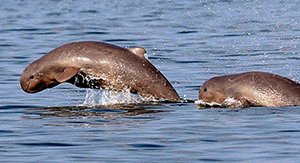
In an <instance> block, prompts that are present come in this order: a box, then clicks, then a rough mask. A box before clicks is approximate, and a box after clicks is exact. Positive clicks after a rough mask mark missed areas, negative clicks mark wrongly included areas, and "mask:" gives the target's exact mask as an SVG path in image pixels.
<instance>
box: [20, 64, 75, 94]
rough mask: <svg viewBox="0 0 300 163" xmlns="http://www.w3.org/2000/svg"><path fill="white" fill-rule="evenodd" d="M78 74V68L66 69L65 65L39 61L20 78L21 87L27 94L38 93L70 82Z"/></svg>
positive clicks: (29, 67) (27, 68) (29, 66)
mask: <svg viewBox="0 0 300 163" xmlns="http://www.w3.org/2000/svg"><path fill="white" fill-rule="evenodd" d="M77 72H78V69H77V68H72V67H71V68H70V67H68V68H66V67H64V65H58V64H56V63H48V62H44V61H43V60H41V59H39V60H36V61H34V62H32V63H31V64H29V65H28V66H27V67H26V68H25V70H24V71H23V73H22V74H21V77H20V85H21V88H22V89H23V90H24V91H25V92H27V93H37V92H40V91H43V90H44V89H47V88H52V87H54V86H56V85H58V84H60V83H62V82H65V81H67V80H69V79H70V78H72V77H73V76H74V75H75V74H76V73H77Z"/></svg>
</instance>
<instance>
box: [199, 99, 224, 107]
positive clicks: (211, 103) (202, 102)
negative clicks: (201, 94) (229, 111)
mask: <svg viewBox="0 0 300 163" xmlns="http://www.w3.org/2000/svg"><path fill="white" fill-rule="evenodd" d="M195 104H196V105H199V106H202V107H221V106H222V105H221V104H219V103H216V102H205V101H203V100H201V99H200V100H196V101H195Z"/></svg>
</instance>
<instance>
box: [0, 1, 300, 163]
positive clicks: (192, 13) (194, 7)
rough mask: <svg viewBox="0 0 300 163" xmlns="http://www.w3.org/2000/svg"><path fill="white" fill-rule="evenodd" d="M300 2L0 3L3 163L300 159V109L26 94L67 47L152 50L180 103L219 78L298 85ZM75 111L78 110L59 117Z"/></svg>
mask: <svg viewBox="0 0 300 163" xmlns="http://www.w3.org/2000/svg"><path fill="white" fill-rule="evenodd" d="M299 8H300V3H299V2H298V1H296V0H294V1H293V0H292V1H280V0H275V1H269V0H267V1H245V2H241V1H235V0H233V1H229V0H228V1H226V0H225V1H224V0H222V1H221V0H220V1H219V0H216V1H209V2H208V1H160V0H155V1H111V0H110V1H108V0H107V1H101V2H100V1H93V0H92V1H72V0H62V1H60V0H52V1H34V2H33V1H8V2H6V3H1V5H0V19H1V21H0V33H1V37H0V62H1V63H0V83H1V84H0V90H1V91H0V97H1V100H0V156H1V157H0V161H1V162H24V161H28V162H44V161H49V162H74V161H78V162H79V161H80V162H99V161H100V162H235V161H236V162H245V161H249V162H266V161H268V162H276V161H278V162H286V161H291V162H292V161H293V162H294V161H297V160H299V158H300V152H299V151H300V144H299V141H298V140H299V137H300V125H299V124H300V123H299V122H300V121H299V119H300V114H299V113H300V107H298V106H297V107H282V108H263V107H262V108H246V109H200V110H199V109H197V108H196V107H195V105H194V104H193V103H169V104H157V105H154V104H153V105H135V106H131V105H129V106H117V107H89V108H87V107H76V106H78V105H80V104H82V103H83V102H84V101H85V96H86V90H85V89H79V88H76V87H74V86H72V85H70V84H62V85H60V86H58V87H55V88H53V89H51V90H46V91H43V92H41V93H38V94H26V93H24V92H22V90H21V88H20V86H19V76H20V73H21V72H22V71H23V69H24V68H25V67H26V65H27V64H29V63H30V62H32V61H33V60H35V59H37V58H39V57H41V56H42V55H44V54H46V53H47V52H49V51H50V50H52V49H53V48H55V47H57V46H59V45H61V44H63V43H67V42H72V41H82V40H98V41H105V42H108V43H112V44H116V45H119V46H123V47H133V46H142V47H144V48H146V50H147V54H148V56H149V60H150V61H151V62H152V63H153V64H154V65H155V66H156V67H157V68H159V69H160V70H161V72H162V73H163V74H164V75H165V76H166V77H167V78H168V79H169V80H170V82H171V83H172V84H173V86H174V87H175V89H176V90H177V91H178V93H179V94H180V96H181V97H183V98H187V99H196V98H197V95H198V90H199V86H200V85H201V84H202V83H203V82H204V81H205V80H207V79H209V78H211V77H213V76H215V75H224V74H230V73H237V72H245V71H254V70H255V71H267V72H272V73H276V74H279V75H282V76H286V77H288V78H291V79H294V80H296V81H299V80H300V74H299V72H300V67H299V63H300V47H299V40H300V37H299V36H300V26H299V24H300V12H298V9H299ZM62 106H71V107H62Z"/></svg>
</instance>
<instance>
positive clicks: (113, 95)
mask: <svg viewBox="0 0 300 163" xmlns="http://www.w3.org/2000/svg"><path fill="white" fill-rule="evenodd" d="M147 101H153V99H151V98H145V97H142V96H140V95H137V94H132V93H130V91H129V89H127V90H124V91H121V92H120V91H118V92H117V91H111V90H106V89H87V91H86V96H85V100H84V102H83V104H82V105H84V106H96V105H115V104H133V103H142V102H147Z"/></svg>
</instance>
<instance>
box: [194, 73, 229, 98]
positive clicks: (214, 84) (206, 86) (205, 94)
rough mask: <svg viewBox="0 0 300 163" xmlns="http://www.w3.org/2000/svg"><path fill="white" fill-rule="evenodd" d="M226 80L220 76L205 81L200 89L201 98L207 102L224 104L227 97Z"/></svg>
mask: <svg viewBox="0 0 300 163" xmlns="http://www.w3.org/2000/svg"><path fill="white" fill-rule="evenodd" d="M223 84H224V81H222V80H220V79H219V78H218V77H214V78H211V79H209V80H207V81H206V82H204V83H203V85H202V86H201V88H200V90H199V99H200V100H202V101H204V102H207V103H217V104H222V103H223V102H224V100H225V99H226V98H227V94H226V90H225V89H226V88H225V85H223Z"/></svg>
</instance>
